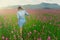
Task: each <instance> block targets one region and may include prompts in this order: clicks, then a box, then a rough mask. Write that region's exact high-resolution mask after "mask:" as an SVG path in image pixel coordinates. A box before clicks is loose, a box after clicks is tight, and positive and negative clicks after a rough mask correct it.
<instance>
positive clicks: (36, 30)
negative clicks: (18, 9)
mask: <svg viewBox="0 0 60 40" xmlns="http://www.w3.org/2000/svg"><path fill="white" fill-rule="evenodd" d="M59 18H60V17H59V16H56V15H52V14H43V16H36V15H30V18H28V17H26V24H24V26H23V38H24V40H60V19H59ZM17 21H18V20H17V17H16V15H4V16H0V40H20V31H19V27H18V23H17Z"/></svg>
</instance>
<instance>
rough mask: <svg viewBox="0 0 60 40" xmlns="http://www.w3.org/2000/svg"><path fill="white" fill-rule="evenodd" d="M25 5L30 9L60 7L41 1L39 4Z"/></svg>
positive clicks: (59, 7)
mask: <svg viewBox="0 0 60 40" xmlns="http://www.w3.org/2000/svg"><path fill="white" fill-rule="evenodd" d="M23 7H25V8H30V9H60V5H58V4H50V3H41V4H38V5H24V6H23Z"/></svg>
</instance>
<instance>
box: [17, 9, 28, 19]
mask: <svg viewBox="0 0 60 40" xmlns="http://www.w3.org/2000/svg"><path fill="white" fill-rule="evenodd" d="M25 15H29V14H28V13H27V12H26V11H25V10H19V11H18V12H17V18H18V19H21V18H23V19H25Z"/></svg>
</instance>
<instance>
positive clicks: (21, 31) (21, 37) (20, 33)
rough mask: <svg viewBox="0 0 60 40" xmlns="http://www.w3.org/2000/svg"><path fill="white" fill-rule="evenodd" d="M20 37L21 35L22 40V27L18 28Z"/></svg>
mask: <svg viewBox="0 0 60 40" xmlns="http://www.w3.org/2000/svg"><path fill="white" fill-rule="evenodd" d="M20 35H21V40H23V37H22V27H20Z"/></svg>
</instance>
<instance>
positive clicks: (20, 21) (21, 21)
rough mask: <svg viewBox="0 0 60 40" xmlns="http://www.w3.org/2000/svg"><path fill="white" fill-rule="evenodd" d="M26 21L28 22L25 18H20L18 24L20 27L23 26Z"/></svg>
mask: <svg viewBox="0 0 60 40" xmlns="http://www.w3.org/2000/svg"><path fill="white" fill-rule="evenodd" d="M25 22H26V20H25V19H24V18H22V19H19V20H18V25H19V27H23V25H24V24H25Z"/></svg>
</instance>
